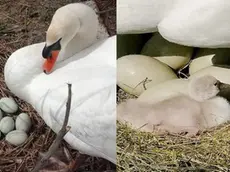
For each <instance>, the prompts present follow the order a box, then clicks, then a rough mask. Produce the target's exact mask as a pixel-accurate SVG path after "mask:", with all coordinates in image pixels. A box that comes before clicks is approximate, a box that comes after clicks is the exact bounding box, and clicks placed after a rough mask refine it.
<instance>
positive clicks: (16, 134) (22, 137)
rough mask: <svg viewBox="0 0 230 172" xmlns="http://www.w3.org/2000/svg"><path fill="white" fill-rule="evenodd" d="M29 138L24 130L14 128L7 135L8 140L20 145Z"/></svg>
mask: <svg viewBox="0 0 230 172" xmlns="http://www.w3.org/2000/svg"><path fill="white" fill-rule="evenodd" d="M27 138H28V135H27V134H26V132H24V131H22V130H14V131H11V132H9V133H8V134H7V135H6V141H7V142H9V143H10V144H12V145H14V146H19V145H21V144H23V143H24V142H25V141H26V140H27Z"/></svg>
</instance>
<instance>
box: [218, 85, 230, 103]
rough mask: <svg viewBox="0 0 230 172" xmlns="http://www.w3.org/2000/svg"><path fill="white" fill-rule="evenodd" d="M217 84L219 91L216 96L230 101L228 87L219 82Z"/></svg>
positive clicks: (229, 86) (229, 88)
mask: <svg viewBox="0 0 230 172" xmlns="http://www.w3.org/2000/svg"><path fill="white" fill-rule="evenodd" d="M217 84H218V85H217V86H218V88H219V89H220V92H219V93H218V94H217V96H220V97H223V98H225V99H227V100H228V101H230V85H229V84H226V83H222V82H220V81H219V82H218V83H217Z"/></svg>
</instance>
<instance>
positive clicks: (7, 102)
mask: <svg viewBox="0 0 230 172" xmlns="http://www.w3.org/2000/svg"><path fill="white" fill-rule="evenodd" d="M0 109H2V110H3V111H4V112H6V113H15V112H17V110H18V105H17V103H16V102H15V100H14V99H13V98H8V97H3V98H1V99H0Z"/></svg>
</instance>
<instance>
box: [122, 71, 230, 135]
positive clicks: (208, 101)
mask: <svg viewBox="0 0 230 172" xmlns="http://www.w3.org/2000/svg"><path fill="white" fill-rule="evenodd" d="M226 85H227V84H224V83H221V82H220V81H218V80H217V79H216V78H214V77H213V76H208V75H206V76H202V77H199V78H193V79H192V80H190V81H189V86H188V89H189V96H187V95H183V94H181V95H178V96H175V97H172V98H170V99H167V100H163V101H161V102H158V103H154V104H146V103H144V102H140V101H138V100H136V99H129V100H128V101H126V102H123V103H121V104H119V105H118V107H117V117H118V120H119V121H121V122H123V123H126V122H127V123H130V124H131V125H132V127H134V128H136V129H140V130H141V131H146V132H153V131H157V132H159V133H164V132H169V133H174V134H175V133H177V134H178V133H182V132H186V133H187V136H194V135H196V134H197V133H198V131H199V130H204V129H207V128H211V127H215V126H218V125H220V124H223V123H225V122H227V121H229V120H230V106H229V103H228V102H227V100H226V99H225V98H223V97H219V96H218V94H219V93H220V92H221V89H222V88H227V87H226ZM229 88H230V87H229ZM153 96H154V95H153Z"/></svg>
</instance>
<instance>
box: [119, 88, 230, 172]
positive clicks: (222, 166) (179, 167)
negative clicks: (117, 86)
mask: <svg viewBox="0 0 230 172" xmlns="http://www.w3.org/2000/svg"><path fill="white" fill-rule="evenodd" d="M120 93H122V94H124V92H122V91H120ZM118 96H120V97H129V96H128V95H127V93H125V95H119V94H118ZM229 160H230V124H225V125H222V126H219V127H218V128H216V129H212V130H210V131H206V132H204V133H201V134H200V135H199V136H197V137H195V138H190V139H189V138H186V137H184V136H180V135H169V134H167V135H162V136H158V135H156V134H155V135H154V134H150V133H145V132H140V131H137V130H132V129H131V128H130V127H129V126H127V125H124V124H121V123H119V122H118V123H117V171H125V172H141V171H145V172H153V171H167V172H168V171H228V170H230V162H229Z"/></svg>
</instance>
